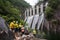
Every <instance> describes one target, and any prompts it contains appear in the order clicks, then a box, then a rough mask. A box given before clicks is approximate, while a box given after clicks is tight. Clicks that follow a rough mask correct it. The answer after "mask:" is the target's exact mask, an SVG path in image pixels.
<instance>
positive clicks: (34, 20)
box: [32, 15, 39, 29]
mask: <svg viewBox="0 0 60 40" xmlns="http://www.w3.org/2000/svg"><path fill="white" fill-rule="evenodd" d="M38 18H39V15H35V16H34V19H33V24H32V29H35V25H36V23H37V21H38Z"/></svg>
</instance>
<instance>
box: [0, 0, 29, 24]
mask: <svg viewBox="0 0 60 40" xmlns="http://www.w3.org/2000/svg"><path fill="white" fill-rule="evenodd" d="M22 5H23V6H22ZM26 7H29V4H28V3H26V2H25V1H24V0H0V16H1V17H3V18H4V19H5V20H6V21H7V22H10V21H13V20H18V21H20V15H21V14H23V12H24V11H23V10H24V9H25V8H26ZM21 8H23V9H21ZM22 11H23V12H22ZM22 24H23V23H22Z"/></svg>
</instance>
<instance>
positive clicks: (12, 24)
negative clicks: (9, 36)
mask: <svg viewBox="0 0 60 40" xmlns="http://www.w3.org/2000/svg"><path fill="white" fill-rule="evenodd" d="M14 23H15V21H13V22H11V23H10V26H9V28H10V30H12V31H13V30H14Z"/></svg>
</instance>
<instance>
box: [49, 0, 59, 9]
mask: <svg viewBox="0 0 60 40" xmlns="http://www.w3.org/2000/svg"><path fill="white" fill-rule="evenodd" d="M59 4H60V1H59V0H49V4H48V5H49V6H50V7H51V8H53V9H56V8H57V7H58V5H59Z"/></svg>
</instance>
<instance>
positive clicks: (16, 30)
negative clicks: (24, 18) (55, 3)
mask: <svg viewBox="0 0 60 40" xmlns="http://www.w3.org/2000/svg"><path fill="white" fill-rule="evenodd" d="M14 28H15V32H18V23H17V22H16V23H15V24H14Z"/></svg>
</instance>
